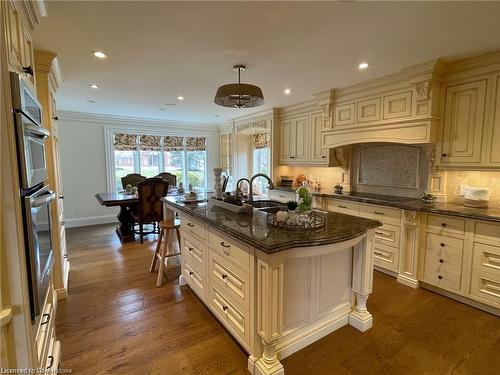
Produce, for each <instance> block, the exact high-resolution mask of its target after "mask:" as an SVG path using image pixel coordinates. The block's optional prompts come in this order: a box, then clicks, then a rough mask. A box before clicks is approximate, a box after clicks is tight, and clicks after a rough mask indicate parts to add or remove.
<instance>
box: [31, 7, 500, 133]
mask: <svg viewBox="0 0 500 375" xmlns="http://www.w3.org/2000/svg"><path fill="white" fill-rule="evenodd" d="M48 7H49V17H48V18H45V19H43V20H42V22H41V24H40V26H39V28H38V29H37V31H36V33H35V36H34V43H35V47H36V48H39V49H45V50H50V51H53V52H56V53H57V54H58V56H59V60H60V63H61V68H62V74H63V83H62V85H61V87H60V89H59V91H58V94H57V99H58V107H59V109H62V110H67V111H79V112H91V113H100V114H108V115H121V116H133V117H142V118H152V119H165V120H172V121H187V122H197V123H222V122H224V121H226V120H228V119H231V118H235V117H238V116H243V115H246V114H249V113H252V112H256V111H260V110H262V109H266V108H272V107H282V106H287V105H291V104H295V103H299V102H302V101H306V100H309V99H311V98H312V95H313V94H314V93H317V92H320V91H323V90H327V89H330V88H334V87H343V86H347V85H350V84H353V83H357V82H360V81H364V80H367V79H371V78H376V77H380V76H383V75H386V74H389V73H394V72H397V71H399V70H400V69H401V68H404V67H406V66H410V65H413V64H416V63H420V62H425V61H427V60H430V59H434V58H437V57H445V58H452V59H453V58H458V57H462V56H464V55H468V54H476V53H481V52H484V51H490V50H494V49H500V37H499V35H500V29H499V25H500V2H448V1H447V2H420V3H417V2H406V3H405V2H384V3H381V2H290V3H286V2H281V1H279V2H208V1H204V2H188V1H185V2H160V1H154V2H145V1H126V2H120V1H109V2H107V1H99V2H92V1H64V2H63V1H49V3H48ZM95 50H103V51H105V52H106V53H107V54H108V58H107V59H105V60H98V59H96V58H95V57H94V56H93V55H92V51H95ZM361 61H368V62H369V63H370V64H371V65H370V67H369V68H368V69H367V70H364V71H359V70H358V69H357V66H358V64H359V63H360V62H361ZM236 63H244V64H246V65H247V71H246V72H245V73H243V75H242V81H243V82H247V83H252V84H255V85H258V86H260V87H261V88H262V90H263V92H264V97H265V104H264V106H262V107H258V108H253V109H232V108H224V107H220V106H218V105H216V104H214V103H213V98H214V94H215V91H216V89H217V87H218V86H220V85H222V84H226V83H231V82H234V81H235V80H236V79H237V76H236V74H235V73H234V72H233V70H232V66H233V65H234V64H236ZM92 83H96V84H97V85H99V89H98V90H94V89H92V88H90V87H89V84H92ZM285 88H290V89H291V90H292V93H291V95H289V96H286V95H284V92H283V91H284V89H285ZM179 95H182V96H184V98H185V100H184V101H182V102H181V101H178V100H177V97H178V96H179ZM87 100H93V101H95V103H88V102H87ZM160 108H163V109H164V110H160Z"/></svg>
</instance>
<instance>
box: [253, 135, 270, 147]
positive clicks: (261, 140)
mask: <svg viewBox="0 0 500 375" xmlns="http://www.w3.org/2000/svg"><path fill="white" fill-rule="evenodd" d="M253 146H254V147H255V148H256V149H261V148H268V147H269V136H268V134H254V135H253Z"/></svg>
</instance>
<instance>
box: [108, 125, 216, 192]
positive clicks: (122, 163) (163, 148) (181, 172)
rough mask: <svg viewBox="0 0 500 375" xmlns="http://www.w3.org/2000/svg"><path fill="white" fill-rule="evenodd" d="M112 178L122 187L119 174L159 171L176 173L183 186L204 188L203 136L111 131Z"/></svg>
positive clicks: (205, 182) (153, 174)
mask: <svg viewBox="0 0 500 375" xmlns="http://www.w3.org/2000/svg"><path fill="white" fill-rule="evenodd" d="M113 140H114V142H113V146H114V150H113V156H114V164H113V173H114V178H113V182H114V185H115V190H116V191H121V190H122V189H123V188H122V184H121V178H122V177H124V176H126V175H127V174H129V173H139V174H141V175H143V176H145V177H154V176H156V175H158V174H159V173H160V172H169V173H172V174H174V175H175V176H177V183H179V182H181V181H182V182H183V184H184V185H185V187H186V189H187V187H188V186H189V184H192V186H193V188H194V189H195V190H201V189H206V188H207V178H206V173H207V170H206V169H207V152H206V139H205V138H204V137H176V136H164V137H163V136H156V135H137V134H119V133H115V134H113Z"/></svg>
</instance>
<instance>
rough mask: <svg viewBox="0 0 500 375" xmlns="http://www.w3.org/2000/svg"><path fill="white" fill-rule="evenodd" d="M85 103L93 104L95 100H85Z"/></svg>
mask: <svg viewBox="0 0 500 375" xmlns="http://www.w3.org/2000/svg"><path fill="white" fill-rule="evenodd" d="M87 103H90V104H94V103H95V100H90V99H89V100H87Z"/></svg>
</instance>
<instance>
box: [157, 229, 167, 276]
mask: <svg viewBox="0 0 500 375" xmlns="http://www.w3.org/2000/svg"><path fill="white" fill-rule="evenodd" d="M168 232H169V231H168V230H166V231H165V242H163V246H162V247H161V254H160V266H159V267H158V278H157V279H156V286H161V284H162V281H163V268H164V267H165V255H166V252H167V247H168V237H169V236H168Z"/></svg>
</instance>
